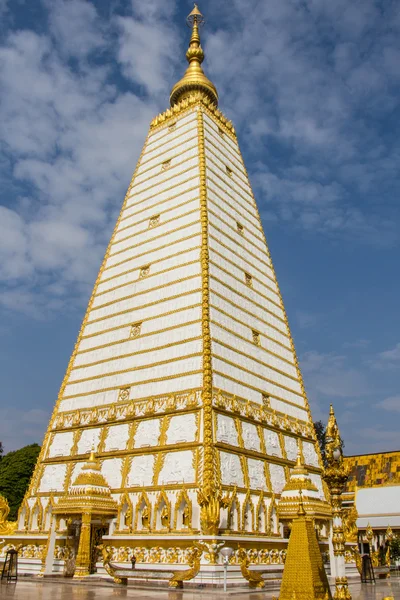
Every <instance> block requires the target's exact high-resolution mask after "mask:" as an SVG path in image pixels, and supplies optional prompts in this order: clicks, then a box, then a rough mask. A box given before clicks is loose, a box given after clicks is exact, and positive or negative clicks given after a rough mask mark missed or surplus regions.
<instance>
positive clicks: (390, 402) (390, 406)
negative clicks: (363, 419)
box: [376, 395, 400, 413]
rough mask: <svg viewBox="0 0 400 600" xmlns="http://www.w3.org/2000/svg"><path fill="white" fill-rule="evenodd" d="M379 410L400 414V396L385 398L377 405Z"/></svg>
mask: <svg viewBox="0 0 400 600" xmlns="http://www.w3.org/2000/svg"><path fill="white" fill-rule="evenodd" d="M376 406H377V408H383V410H387V411H389V412H397V413H400V395H399V396H389V397H388V398H385V399H384V400H382V401H381V402H378V403H377V404H376Z"/></svg>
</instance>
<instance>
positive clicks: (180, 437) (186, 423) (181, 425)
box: [166, 413, 197, 444]
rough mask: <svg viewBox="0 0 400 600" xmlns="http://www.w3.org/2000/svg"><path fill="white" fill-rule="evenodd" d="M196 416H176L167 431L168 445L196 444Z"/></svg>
mask: <svg viewBox="0 0 400 600" xmlns="http://www.w3.org/2000/svg"><path fill="white" fill-rule="evenodd" d="M196 433H197V427H196V415H195V414H193V413H190V414H187V415H176V416H175V417H172V418H171V420H170V422H169V427H168V430H167V439H166V443H167V444H178V443H180V442H194V441H195V440H196Z"/></svg>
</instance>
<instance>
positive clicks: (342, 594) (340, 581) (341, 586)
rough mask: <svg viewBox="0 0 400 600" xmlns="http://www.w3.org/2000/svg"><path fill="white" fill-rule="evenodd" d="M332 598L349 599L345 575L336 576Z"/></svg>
mask: <svg viewBox="0 0 400 600" xmlns="http://www.w3.org/2000/svg"><path fill="white" fill-rule="evenodd" d="M335 586H336V589H335V595H334V596H333V598H334V600H351V594H350V591H349V586H348V582H347V577H336V579H335Z"/></svg>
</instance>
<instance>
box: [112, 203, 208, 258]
mask: <svg viewBox="0 0 400 600" xmlns="http://www.w3.org/2000/svg"><path fill="white" fill-rule="evenodd" d="M196 201H197V198H194V199H193V200H192V201H191V202H196ZM185 204H187V203H186V202H185ZM198 212H199V209H198V207H196V208H193V209H192V210H188V211H186V212H184V213H181V214H179V215H176V216H175V217H171V219H167V220H166V221H163V222H162V223H159V224H158V225H157V226H158V227H163V226H164V225H168V223H173V222H174V221H178V220H179V219H183V218H184V217H187V216H188V215H194V214H196V213H198ZM147 221H148V219H147ZM132 227H133V225H132ZM150 229H152V228H150ZM154 229H155V228H154ZM148 231H149V226H147V227H146V229H142V230H140V231H135V232H134V233H132V234H131V235H127V236H126V237H123V238H121V239H119V240H117V241H116V242H114V246H113V247H114V248H115V247H116V246H117V245H119V244H122V242H126V241H127V240H131V239H132V238H136V237H137V236H138V235H141V234H142V233H148ZM164 235H165V234H164V233H162V234H160V235H158V236H155V237H149V238H146V241H145V242H140V243H139V244H136V245H137V246H141V245H142V244H143V243H145V244H147V243H148V242H149V241H150V240H151V241H153V240H155V239H157V238H159V237H162V236H164ZM118 252H120V251H119V250H118V251H117V252H113V253H112V255H111V256H114V255H115V254H118Z"/></svg>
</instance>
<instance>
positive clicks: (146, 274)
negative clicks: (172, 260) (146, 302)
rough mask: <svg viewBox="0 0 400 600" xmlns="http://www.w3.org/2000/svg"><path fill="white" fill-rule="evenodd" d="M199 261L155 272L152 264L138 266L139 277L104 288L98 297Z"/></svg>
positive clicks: (183, 263) (149, 289)
mask: <svg viewBox="0 0 400 600" xmlns="http://www.w3.org/2000/svg"><path fill="white" fill-rule="evenodd" d="M198 262H199V261H198V260H191V261H188V262H181V263H179V264H176V265H174V266H172V267H168V268H167V269H162V270H161V271H155V272H153V273H150V268H151V267H152V266H153V265H152V264H149V265H145V266H143V267H137V268H136V269H134V271H139V275H138V277H137V279H131V280H130V281H125V282H124V283H120V284H118V285H115V286H114V287H111V288H108V289H106V290H103V291H101V292H99V293H98V294H97V297H99V296H104V295H105V294H109V293H110V292H114V291H115V290H119V289H121V288H123V287H127V286H128V285H133V284H135V283H139V282H140V281H141V280H142V279H145V278H146V279H151V278H154V277H158V276H159V275H164V274H165V273H169V272H170V271H175V270H176V269H181V268H182V267H188V266H191V265H197V264H198ZM153 289H154V287H149V288H148V289H147V290H143V293H144V292H145V291H151V290H153ZM118 301H119V299H118V298H115V300H114V302H118Z"/></svg>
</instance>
